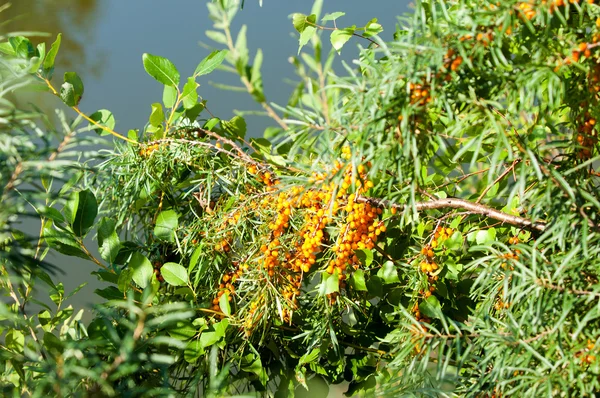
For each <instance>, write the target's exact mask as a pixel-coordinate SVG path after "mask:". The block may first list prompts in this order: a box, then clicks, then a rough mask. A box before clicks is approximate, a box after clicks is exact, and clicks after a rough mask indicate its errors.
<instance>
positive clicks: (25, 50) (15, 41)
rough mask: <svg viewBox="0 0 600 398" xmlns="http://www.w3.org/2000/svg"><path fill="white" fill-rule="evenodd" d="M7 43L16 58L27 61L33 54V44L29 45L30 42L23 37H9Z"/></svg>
mask: <svg viewBox="0 0 600 398" xmlns="http://www.w3.org/2000/svg"><path fill="white" fill-rule="evenodd" d="M8 42H9V43H10V45H11V46H12V48H13V49H14V51H15V55H16V56H17V57H20V58H26V59H29V58H31V57H33V56H34V54H35V49H34V47H33V44H31V41H30V40H29V39H28V38H26V37H25V36H12V37H9V38H8Z"/></svg>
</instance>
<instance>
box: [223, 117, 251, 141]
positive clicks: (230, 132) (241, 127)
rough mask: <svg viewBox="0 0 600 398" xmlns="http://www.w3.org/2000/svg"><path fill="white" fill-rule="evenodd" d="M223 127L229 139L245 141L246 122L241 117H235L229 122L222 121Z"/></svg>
mask: <svg viewBox="0 0 600 398" xmlns="http://www.w3.org/2000/svg"><path fill="white" fill-rule="evenodd" d="M221 126H222V128H223V131H224V132H226V133H227V137H228V138H234V139H237V138H240V139H244V137H245V136H246V121H245V120H244V118H243V117H241V116H234V117H232V118H231V120H229V121H227V120H221Z"/></svg>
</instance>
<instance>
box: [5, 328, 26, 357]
mask: <svg viewBox="0 0 600 398" xmlns="http://www.w3.org/2000/svg"><path fill="white" fill-rule="evenodd" d="M4 345H5V346H6V347H7V348H8V349H9V350H12V351H14V352H17V353H19V354H21V353H22V352H23V346H24V345H25V335H24V334H23V333H22V332H21V331H20V330H16V329H10V330H9V331H8V332H6V335H5V336H4Z"/></svg>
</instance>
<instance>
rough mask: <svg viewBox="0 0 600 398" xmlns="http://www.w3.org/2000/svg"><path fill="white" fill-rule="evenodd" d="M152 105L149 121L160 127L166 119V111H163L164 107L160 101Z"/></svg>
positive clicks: (152, 124)
mask: <svg viewBox="0 0 600 398" xmlns="http://www.w3.org/2000/svg"><path fill="white" fill-rule="evenodd" d="M150 106H151V107H152V112H150V118H149V119H148V121H149V122H150V125H151V126H154V127H160V126H162V123H163V122H164V121H165V113H164V112H163V107H162V105H161V104H159V103H158V102H155V103H153V104H152V105H150Z"/></svg>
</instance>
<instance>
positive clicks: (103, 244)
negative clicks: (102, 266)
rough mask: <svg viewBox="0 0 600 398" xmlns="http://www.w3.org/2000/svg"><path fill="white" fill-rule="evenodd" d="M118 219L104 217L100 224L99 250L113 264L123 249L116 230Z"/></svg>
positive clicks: (104, 258)
mask: <svg viewBox="0 0 600 398" xmlns="http://www.w3.org/2000/svg"><path fill="white" fill-rule="evenodd" d="M115 225H116V221H115V220H112V219H110V218H107V217H103V218H102V219H101V220H100V224H99V225H98V252H99V253H100V257H102V259H103V260H104V261H106V262H107V263H110V264H112V263H113V262H114V261H115V259H116V258H117V256H118V255H119V250H121V239H119V235H118V234H117V232H116V230H115Z"/></svg>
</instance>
